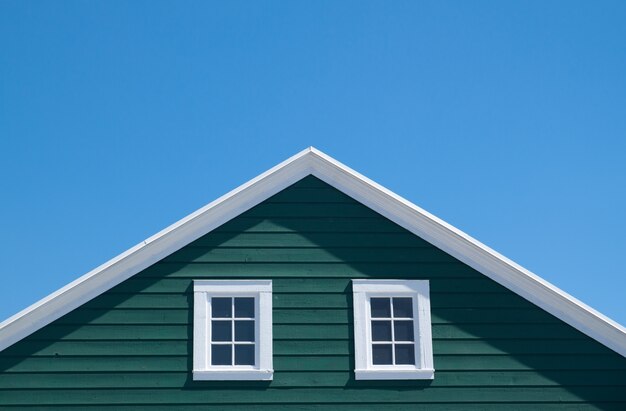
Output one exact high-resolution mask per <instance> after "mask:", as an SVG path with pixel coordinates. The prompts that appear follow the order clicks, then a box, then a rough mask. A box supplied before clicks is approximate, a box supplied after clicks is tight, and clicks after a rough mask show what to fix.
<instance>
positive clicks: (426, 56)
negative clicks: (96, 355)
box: [0, 0, 626, 324]
mask: <svg viewBox="0 0 626 411" xmlns="http://www.w3.org/2000/svg"><path fill="white" fill-rule="evenodd" d="M625 21H626V2H624V1H603V2H595V1H587V2H576V1H562V2H559V1H550V2H546V1H519V2H511V1H509V2H501V1H492V2H485V1H478V2H477V1H472V2H468V1H458V2H452V1H437V2H418V1H409V2H403V1H377V2H366V1H361V0H359V1H355V2H346V1H344V2H339V1H328V2H323V1H317V2H310V1H283V2H252V1H243V2H235V1H228V2H219V3H218V2H206V1H202V2H193V1H184V2H174V1H171V2H157V1H105V2H91V1H81V2H72V1H64V2H44V1H41V2H31V1H23V0H20V1H8V0H4V1H2V2H0V155H1V157H0V158H1V161H0V189H1V191H0V196H1V199H2V201H0V216H1V222H2V223H1V229H2V240H1V247H0V280H1V282H0V284H1V285H0V319H4V318H6V317H8V316H10V315H12V314H14V313H16V312H17V311H19V310H21V309H23V308H25V307H27V306H28V305H30V304H32V303H34V302H36V301H37V300H39V299H40V298H42V297H44V296H46V295H47V294H48V293H50V292H52V291H54V290H56V289H57V288H59V287H61V286H63V285H65V284H66V283H68V282H70V281H71V280H73V279H75V278H77V277H78V276H80V275H82V274H84V273H86V272H87V271H89V270H91V269H92V268H94V267H96V266H98V265H99V264H101V263H103V262H105V261H106V260H108V259H109V258H111V257H114V256H115V255H117V254H118V253H120V252H122V251H124V250H126V249H127V248H129V247H131V246H133V245H134V244H136V243H138V242H140V241H141V240H143V239H144V238H146V237H148V236H150V235H152V234H154V233H156V232H157V231H159V230H160V229H162V228H164V227H165V226H167V225H169V224H171V223H173V222H175V221H176V220H178V219H180V218H182V217H184V216H185V215H187V214H188V213H190V212H192V211H194V210H195V209H197V208H199V207H201V206H202V205H204V204H206V203H208V202H209V201H211V200H213V199H215V198H217V197H218V196H220V195H222V194H224V193H225V192H227V191H229V190H231V189H233V188H234V187H236V186H238V185H239V184H241V183H244V182H245V181H247V180H248V179H250V178H252V177H254V176H256V175H257V174H259V173H261V172H263V171H265V170H266V169H268V168H270V167H272V166H274V165H275V164H277V163H279V162H280V161H282V160H284V159H286V158H287V157H289V156H291V155H293V154H295V153H296V152H298V151H300V150H302V149H304V148H305V147H307V146H311V145H313V146H315V147H317V148H319V149H321V150H322V151H325V152H326V153H328V154H329V155H331V156H333V157H335V158H337V159H338V160H339V161H341V162H343V163H345V164H347V165H348V166H350V167H352V168H354V169H356V170H358V171H359V172H361V173H363V174H365V175H366V176H368V177H370V178H372V179H373V180H375V181H377V182H379V183H381V184H382V185H384V186H386V187H388V188H389V189H391V190H393V191H395V192H397V193H398V194H400V195H402V196H403V197H405V198H407V199H409V200H411V201H413V202H414V203H416V204H418V205H419V206H421V207H423V208H425V209H426V210H428V211H430V212H432V213H433V214H435V215H437V216H439V217H440V218H443V219H444V220H446V221H448V222H449V223H451V224H453V225H455V226H457V227H458V228H460V229H462V230H464V231H466V232H467V233H469V234H470V235H472V236H474V237H475V238H477V239H478V240H480V241H482V242H484V243H485V244H487V245H488V246H490V247H492V248H494V249H495V250H497V251H499V252H501V253H503V254H504V255H506V256H507V257H509V258H511V259H512V260H514V261H516V262H518V263H519V264H521V265H522V266H525V267H526V268H528V269H530V270H531V271H533V272H535V273H536V274H538V275H540V276H542V277H543V278H545V279H547V280H548V281H550V282H552V283H554V284H556V285H557V286H558V287H560V288H562V289H564V290H565V291H567V292H569V293H570V294H572V295H574V296H575V297H577V298H578V299H580V300H582V301H584V302H586V303H587V304H589V305H591V306H592V307H594V308H596V309H598V310H599V311H601V312H603V313H604V314H606V315H608V316H609V317H611V318H613V319H615V320H617V321H619V322H621V323H622V324H626V265H625V264H624V258H625V257H626V235H625V232H626V24H624V22H625Z"/></svg>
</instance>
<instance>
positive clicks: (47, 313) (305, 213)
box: [0, 148, 626, 411]
mask: <svg viewBox="0 0 626 411" xmlns="http://www.w3.org/2000/svg"><path fill="white" fill-rule="evenodd" d="M625 356H626V329H624V327H622V326H620V325H619V324H617V323H615V322H613V321H611V320H610V319H608V318H606V317H605V316H603V315H602V314H600V313H598V312H596V311H594V310H593V309H592V308H590V307H588V306H586V305H585V304H583V303H581V302H579V301H578V300H576V299H574V298H573V297H571V296H569V295H568V294H567V293H565V292H563V291H561V290H559V289H558V288H556V287H555V286H553V285H551V284H550V283H548V282H546V281H544V280H542V279H541V278H539V277H537V276H536V275H534V274H533V273H531V272H529V271H528V270H526V269H524V268H522V267H520V266H519V265H517V264H515V263H513V262H512V261H510V260H508V259H506V258H505V257H503V256H501V255H499V254H498V253H496V252H494V251H493V250H491V249H489V248H488V247H486V246H485V245H483V244H481V243H480V242H478V241H476V240H475V239H473V238H472V237H470V236H468V235H467V234H465V233H463V232H461V231H460V230H458V229H456V228H454V227H452V226H451V225H449V224H447V223H445V222H444V221H442V220H440V219H438V218H437V217H435V216H433V215H431V214H429V213H427V212H426V211H424V210H422V209H420V208H419V207H417V206H415V205H413V204H412V203H410V202H408V201H407V200H405V199H403V198H401V197H400V196H398V195H396V194H394V193H392V192H390V191H389V190H387V189H385V188H384V187H381V186H380V185H378V184H376V183H375V182H373V181H371V180H369V179H367V178H366V177H364V176H362V175H360V174H359V173H357V172H355V171H353V170H351V169H350V168H348V167H346V166H344V165H343V164H341V163H339V162H337V161H336V160H334V159H332V158H330V157H329V156H327V155H325V154H323V153H321V152H319V151H318V150H316V149H314V148H309V149H307V150H305V151H303V152H301V153H299V154H297V155H295V156H294V157H292V158H290V159H288V160H286V161H285V162H283V163H281V164H279V165H277V166H276V167H274V168H272V169H270V170H268V171H267V172H265V173H263V174H262V175H260V176H258V177H256V178H255V179H253V180H251V181H249V182H248V183H246V184H244V185H242V186H241V187H239V188H237V189H235V190H233V191H231V192H230V193H228V194H226V195H224V196H223V197H221V198H219V199H217V200H215V201H214V202H212V203H210V204H208V205H207V206H205V207H203V208H201V209H200V210H198V211H196V212H195V213H193V214H191V215H189V216H188V217H186V218H184V219H182V220H181V221H179V222H177V223H176V224H174V225H172V226H170V227H168V228H166V229H164V230H163V231H161V232H160V233H158V234H156V235H154V236H153V237H150V238H148V239H147V240H145V241H143V242H142V243H140V244H138V245H137V246H135V247H133V248H131V249H130V250H128V251H126V252H124V253H123V254H121V255H119V256H118V257H116V258H114V259H112V260H111V261H109V262H107V263H105V264H103V265H102V266H100V267H98V268H96V269H95V270H93V271H91V272H89V273H87V274H85V275H84V276H82V277H80V278H78V279H77V280H76V281H74V282H72V283H70V284H68V285H67V286H65V287H63V288H62V289H60V290H58V291H57V292H55V293H53V294H52V295H50V296H48V297H46V298H44V299H43V300H41V301H39V302H37V303H36V304H34V305H32V306H31V307H29V308H27V309H25V310H24V311H22V312H20V313H18V314H17V315H15V316H13V317H11V318H9V319H7V320H6V321H4V322H2V323H1V324H0V409H3V410H4V409H45V410H52V409H54V410H68V409H69V410H73V409H76V410H82V409H98V410H139V409H148V410H172V409H176V410H178V409H184V410H207V409H208V410H235V409H237V410H239V409H243V410H248V411H256V410H276V409H287V410H322V409H324V410H327V409H328V410H376V411H383V410H409V409H425V410H442V409H446V410H448V409H452V410H465V409H469V410H492V409H506V410H518V409H523V410H544V409H545V410H552V409H559V410H560V409H566V410H578V409H615V410H626V358H625Z"/></svg>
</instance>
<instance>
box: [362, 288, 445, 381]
mask: <svg viewBox="0 0 626 411" xmlns="http://www.w3.org/2000/svg"><path fill="white" fill-rule="evenodd" d="M352 294H353V307H354V308H353V313H354V351H355V369H354V377H355V379H357V380H428V379H433V378H434V376H435V369H434V364H433V349H432V331H431V317H430V291H429V281H428V280H352ZM372 297H374V298H376V297H378V298H393V297H411V298H412V299H413V327H414V328H413V336H414V347H415V365H412V364H402V365H390V364H384V365H382V364H377V365H374V364H373V361H372V330H371V326H372V319H371V308H370V299H371V298H372ZM392 308H393V307H392ZM392 327H393V323H392Z"/></svg>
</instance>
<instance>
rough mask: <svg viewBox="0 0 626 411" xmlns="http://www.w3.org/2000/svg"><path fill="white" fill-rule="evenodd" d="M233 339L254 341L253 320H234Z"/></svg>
mask: <svg viewBox="0 0 626 411" xmlns="http://www.w3.org/2000/svg"><path fill="white" fill-rule="evenodd" d="M235 341H254V321H235Z"/></svg>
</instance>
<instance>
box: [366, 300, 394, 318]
mask: <svg viewBox="0 0 626 411" xmlns="http://www.w3.org/2000/svg"><path fill="white" fill-rule="evenodd" d="M389 300H390V299H389V298H370V305H371V306H372V318H381V317H383V318H389V317H391V307H390V301H389Z"/></svg>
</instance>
